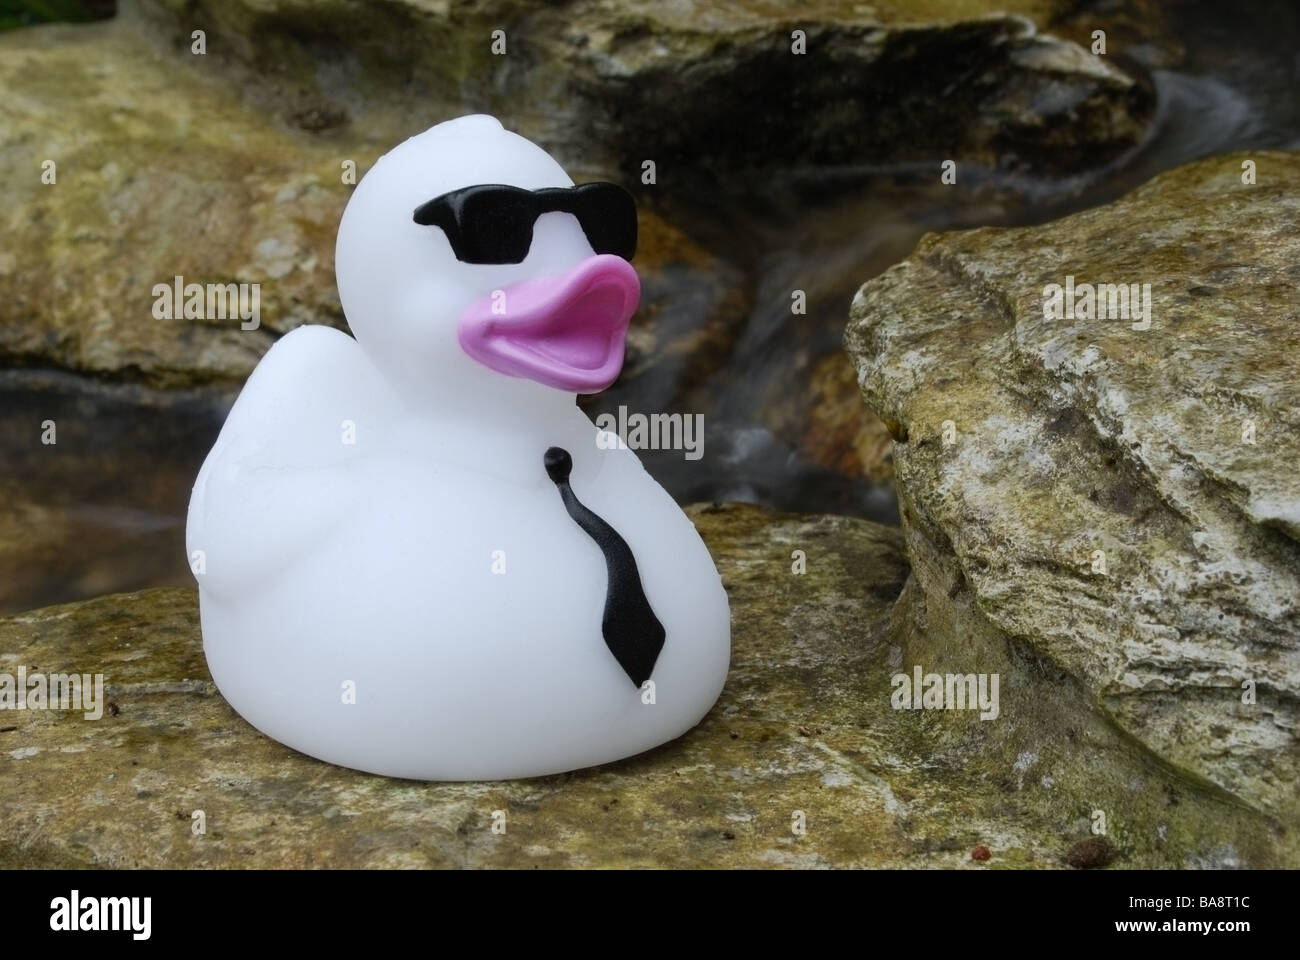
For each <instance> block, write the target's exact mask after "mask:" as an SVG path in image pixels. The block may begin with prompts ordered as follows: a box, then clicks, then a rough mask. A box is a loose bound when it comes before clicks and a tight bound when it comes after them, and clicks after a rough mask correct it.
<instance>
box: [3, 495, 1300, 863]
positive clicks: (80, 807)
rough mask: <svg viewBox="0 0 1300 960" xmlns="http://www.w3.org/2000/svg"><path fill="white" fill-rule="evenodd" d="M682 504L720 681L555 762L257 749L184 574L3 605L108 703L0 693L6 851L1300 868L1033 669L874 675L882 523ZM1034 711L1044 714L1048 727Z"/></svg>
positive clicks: (264, 745) (36, 854)
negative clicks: (992, 701)
mask: <svg viewBox="0 0 1300 960" xmlns="http://www.w3.org/2000/svg"><path fill="white" fill-rule="evenodd" d="M690 513H691V516H692V518H693V519H694V520H695V522H696V524H697V525H698V527H699V529H700V531H701V533H702V534H703V535H704V537H705V540H706V542H707V543H708V545H709V548H710V550H711V551H712V553H713V555H714V556H715V558H716V559H717V562H718V566H719V569H720V571H721V573H722V576H723V580H724V583H725V584H726V587H727V590H728V592H729V594H730V597H731V604H732V615H733V655H732V669H731V676H730V679H729V680H728V683H727V686H726V689H725V690H724V692H723V695H722V698H721V699H720V701H719V702H718V704H717V705H716V706H715V707H714V709H713V711H712V712H711V713H710V714H709V715H708V717H707V718H706V719H705V720H704V722H703V723H701V724H700V726H698V727H697V728H696V729H694V730H692V731H691V732H690V733H688V734H687V735H686V736H684V737H682V738H680V739H679V740H677V741H674V742H673V743H670V744H667V745H665V746H663V747H661V748H658V749H656V750H653V751H650V752H648V753H646V754H643V755H641V756H638V757H633V758H630V759H628V760H624V761H621V762H619V763H615V764H610V765H607V766H604V767H600V768H596V769H592V770H585V771H577V772H574V773H570V774H565V775H561V776H555V777H544V778H539V779H534V780H528V781H507V782H500V783H464V784H424V783H416V782H410V781H400V780H390V779H386V778H383V777H375V776H370V775H366V774H360V773H355V772H353V771H349V770H344V769H342V768H338V767H333V766H329V765H327V764H324V763H320V762H318V761H315V760H312V759H309V758H307V757H305V756H303V755H301V754H297V753H295V752H293V751H291V750H289V749H287V748H285V747H283V746H280V745H278V744H276V743H274V742H272V741H270V740H268V739H266V738H265V737H263V736H261V735H260V734H258V733H257V732H256V731H255V730H254V729H253V728H251V727H250V726H248V724H246V723H245V722H244V721H243V720H242V719H241V718H240V717H238V716H237V715H236V714H235V713H234V712H233V711H231V710H230V708H229V707H228V706H227V705H226V704H225V702H224V700H222V699H221V697H220V695H219V694H218V693H217V692H216V690H215V688H214V686H213V684H212V683H211V680H210V678H209V676H208V673H207V670H206V666H205V663H204V659H203V654H202V648H201V643H200V639H199V627H198V620H197V609H196V602H195V594H194V591H193V590H189V589H166V588H164V589H155V590H149V591H144V592H141V593H135V594H119V595H114V596H108V597H103V598H100V599H96V600H92V601H88V602H85V603H81V604H71V605H65V606H61V607H50V608H46V609H43V610H37V611H33V612H31V613H27V614H22V615H17V616H12V617H9V618H6V619H4V620H0V673H3V672H8V673H9V674H11V675H14V674H16V673H17V670H18V667H19V666H20V665H22V666H24V667H26V669H27V671H28V672H29V673H31V672H35V671H36V670H43V671H47V672H55V671H72V670H76V671H79V672H92V673H93V672H102V673H103V674H104V675H105V684H106V688H105V696H106V698H107V699H108V700H109V701H110V704H109V705H108V708H107V709H106V710H105V711H104V714H103V716H102V718H100V719H98V720H86V719H85V718H84V717H83V716H82V714H80V713H75V712H71V711H66V712H65V711H50V710H38V711H28V710H24V711H7V710H6V711H0V865H3V866H43V867H53V866H76V867H89V866H112V867H131V866H138V867H163V866H168V867H184V866H205V867H211V866H238V867H259V866H290V867H327V866H328V867H386V866H392V867H421V866H441V867H445V866H505V867H533V866H557V867H558V866H588V867H602V866H609V867H624V866H663V867H673V866H742V867H769V866H770V867H780V866H805V867H825V866H918V867H925V866H948V867H963V868H969V869H990V868H997V867H1004V866H1030V867H1044V868H1064V867H1067V866H1069V865H1071V864H1074V865H1075V866H1079V867H1096V866H1103V865H1106V864H1114V865H1117V866H1130V867H1132V866H1191V865H1215V866H1232V865H1250V866H1270V865H1277V864H1280V863H1284V862H1287V858H1288V857H1291V858H1292V862H1294V853H1295V851H1294V841H1293V840H1291V839H1289V838H1288V837H1287V836H1286V835H1285V834H1283V833H1280V832H1278V830H1277V829H1276V828H1275V826H1274V825H1273V824H1271V823H1270V822H1269V821H1268V819H1267V818H1265V817H1263V816H1261V815H1260V814H1259V813H1257V812H1255V811H1252V810H1249V809H1246V808H1244V807H1242V806H1241V805H1239V804H1234V803H1232V802H1231V801H1230V800H1229V799H1228V798H1226V797H1225V796H1224V795H1223V794H1222V792H1219V791H1213V790H1208V789H1206V788H1205V787H1204V786H1201V785H1197V784H1195V783H1190V782H1188V781H1185V780H1184V779H1182V778H1181V777H1179V776H1178V775H1176V774H1174V773H1172V772H1171V771H1169V770H1168V769H1167V768H1164V767H1162V766H1161V765H1159V764H1156V763H1154V762H1153V761H1152V758H1151V756H1150V754H1149V753H1148V752H1147V751H1145V750H1142V749H1141V748H1140V747H1137V746H1135V745H1134V744H1132V743H1131V742H1130V741H1128V740H1126V739H1124V738H1122V737H1120V736H1118V735H1117V733H1116V732H1115V731H1114V729H1113V728H1112V727H1111V725H1110V724H1109V723H1108V722H1107V721H1106V720H1105V719H1104V718H1103V717H1101V716H1100V715H1097V714H1094V713H1092V712H1091V710H1090V708H1089V707H1088V706H1087V704H1086V703H1085V702H1084V700H1083V698H1081V697H1078V696H1076V695H1075V694H1074V693H1072V692H1071V689H1070V688H1069V686H1068V684H1065V685H1061V684H1059V683H1058V681H1056V680H1054V679H1044V678H1042V677H1041V676H1040V674H1039V672H1038V671H1037V670H1036V669H1032V670H1031V669H1021V668H1020V667H1019V666H1015V665H1009V666H1008V667H1007V674H1006V675H1005V676H1004V679H1003V682H1004V687H1003V688H1002V689H1003V691H1004V694H1003V696H1004V699H1003V702H1002V710H1001V716H1002V718H1003V719H1001V720H999V721H987V722H986V721H981V720H979V719H978V717H977V715H974V714H962V715H960V716H959V715H957V714H954V713H953V712H949V711H912V710H897V711H896V710H893V709H892V708H891V707H890V693H891V682H890V677H891V675H893V674H894V673H896V672H898V671H900V670H902V671H907V670H908V669H909V666H905V665H904V662H905V661H906V663H907V664H909V665H910V663H911V659H912V657H914V656H920V655H923V653H924V651H923V650H921V649H920V648H918V647H917V644H918V643H919V642H921V641H919V640H917V638H915V637H911V636H909V635H908V633H907V629H906V628H905V627H901V626H900V625H899V624H896V623H894V617H893V614H892V612H891V611H892V608H893V604H894V600H895V597H896V595H897V593H898V591H899V589H900V587H901V586H902V585H903V583H904V581H905V579H906V577H907V566H906V564H905V562H904V560H903V557H902V543H901V539H900V536H899V532H898V531H897V530H896V529H892V528H887V527H882V526H878V525H874V524H871V523H868V522H866V521H861V520H854V519H849V518H844V517H829V516H828V517H813V516H792V515H783V514H774V513H771V512H768V511H764V510H761V509H758V508H754V507H739V506H729V507H720V506H702V507H695V508H692V509H691V511H690ZM796 550H801V551H803V552H804V555H805V558H806V572H805V573H802V574H796V573H793V572H792V563H793V562H794V561H793V560H792V554H793V553H794V551H796ZM909 589H911V588H910V587H909ZM1016 684H1022V686H1021V687H1019V688H1017V687H1016V686H1015V685H1016ZM1048 701H1051V702H1052V705H1050V706H1048V705H1045V704H1047V703H1048ZM1034 704H1038V705H1039V706H1038V707H1037V712H1038V713H1039V714H1041V713H1044V712H1048V711H1049V710H1050V711H1051V712H1052V716H1054V717H1055V718H1056V720H1055V722H1054V723H1053V724H1051V725H1049V726H1047V727H1044V726H1042V725H1041V724H1040V723H1039V720H1040V717H1039V716H1037V715H1035V712H1034V708H1033V706H1032V705H1034ZM647 709H653V708H652V707H647ZM1058 736H1059V738H1060V739H1059V742H1058V740H1057V737H1058ZM1098 807H1101V808H1103V809H1105V810H1107V811H1109V812H1110V817H1109V829H1108V834H1107V839H1106V842H1105V844H1104V845H1102V844H1101V843H1100V842H1099V841H1097V840H1096V839H1095V838H1094V837H1093V836H1092V834H1091V826H1092V823H1093V822H1094V821H1093V819H1092V816H1093V811H1094V809H1096V808H1098ZM198 810H201V811H203V816H204V823H205V828H206V832H204V833H203V834H201V835H196V834H195V833H194V832H193V824H194V823H195V822H196V821H195V820H194V812H195V811H198ZM496 811H504V816H505V823H506V832H505V833H504V834H494V833H493V831H492V824H493V819H494V817H493V815H494V813H495V812H496ZM798 811H801V812H802V816H803V821H804V823H805V824H806V832H804V833H803V834H802V835H799V834H796V833H795V832H794V831H793V830H792V824H794V823H795V822H796V820H797V819H798V816H799V815H798V813H797V812H798ZM980 847H983V848H985V849H984V850H983V851H981V855H980V856H973V855H972V850H976V849H979V848H980ZM984 854H987V856H985V855H984ZM1103 854H1104V855H1103Z"/></svg>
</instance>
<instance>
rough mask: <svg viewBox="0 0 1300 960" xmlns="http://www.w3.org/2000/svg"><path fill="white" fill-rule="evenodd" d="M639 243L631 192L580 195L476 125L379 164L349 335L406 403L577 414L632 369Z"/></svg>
mask: <svg viewBox="0 0 1300 960" xmlns="http://www.w3.org/2000/svg"><path fill="white" fill-rule="evenodd" d="M635 245H636V211H635V205H634V203H633V201H632V199H631V197H630V196H629V195H628V194H627V193H625V192H624V191H622V190H621V188H619V187H616V186H614V185H613V184H583V185H581V186H578V187H575V186H574V184H573V181H572V180H571V179H569V177H568V175H567V174H565V172H564V170H563V169H562V168H561V167H560V165H559V164H557V163H556V162H555V160H553V159H552V158H551V157H550V156H549V155H548V154H547V153H546V152H545V151H544V150H542V149H541V148H540V147H538V146H536V145H535V144H533V143H531V142H530V141H528V140H526V139H524V138H523V137H521V136H518V135H517V134H514V133H510V132H509V131H507V130H505V129H503V128H502V126H501V124H500V123H499V122H497V120H495V119H494V118H492V117H488V116H481V115H476V116H469V117H462V118H460V119H457V120H451V121H448V122H446V123H441V124H438V125H437V126H435V127H433V128H431V129H429V130H427V131H425V132H424V133H422V134H419V135H418V136H415V137H412V138H411V139H409V140H407V141H406V142H405V143H403V144H401V145H400V146H398V147H396V148H395V149H393V150H392V151H390V152H389V153H387V154H385V155H384V156H383V157H381V158H380V159H379V160H378V162H376V164H375V165H374V167H373V168H372V169H371V170H370V171H369V172H368V173H367V174H366V175H365V176H364V177H363V178H362V180H361V182H360V183H358V184H357V187H356V190H355V191H354V192H353V195H352V198H351V199H350V200H349V202H348V205H347V208H346V209H345V210H344V213H343V220H342V223H341V224H340V225H339V232H338V241H337V244H336V248H335V272H336V275H337V279H338V286H339V296H340V299H341V301H342V304H343V309H344V312H345V313H346V315H347V318H348V323H349V325H350V326H351V328H352V332H353V334H354V335H355V336H356V338H357V340H358V342H359V343H360V344H361V346H362V348H363V349H364V350H365V351H366V353H367V355H368V356H369V357H370V359H371V361H372V362H373V363H374V365H375V366H376V367H377V368H378V369H379V370H380V372H382V373H383V374H384V375H385V376H386V377H387V378H388V380H389V381H390V383H391V384H392V386H393V387H394V388H395V389H396V390H397V392H398V393H399V394H402V395H403V396H405V397H406V398H407V399H408V400H411V401H413V402H416V403H419V402H427V403H438V404H441V405H443V406H446V405H448V404H451V405H457V404H459V405H462V406H465V407H466V408H473V409H475V410H482V409H483V408H484V406H485V405H493V404H499V405H503V406H507V407H513V408H514V409H515V410H519V409H520V406H521V405H523V409H533V410H536V409H537V408H539V407H540V408H546V407H550V406H553V405H557V404H561V405H567V406H568V407H570V408H571V407H572V404H573V400H574V395H575V394H578V393H595V392H598V391H600V390H603V389H605V388H606V387H608V386H609V385H610V384H611V383H613V382H614V379H615V378H616V377H617V376H618V373H619V370H620V369H621V368H622V365H623V350H624V341H625V338H626V334H627V327H628V322H629V320H630V319H631V317H632V314H633V312H634V311H635V310H636V307H637V302H638V299H639V296H640V285H639V283H638V281H637V276H636V272H635V271H634V270H633V269H632V266H631V264H629V263H628V258H630V257H631V256H632V253H633V250H634V249H635Z"/></svg>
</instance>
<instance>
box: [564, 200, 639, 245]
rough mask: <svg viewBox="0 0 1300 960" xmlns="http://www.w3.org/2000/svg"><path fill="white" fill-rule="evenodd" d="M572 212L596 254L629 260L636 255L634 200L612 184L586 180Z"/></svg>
mask: <svg viewBox="0 0 1300 960" xmlns="http://www.w3.org/2000/svg"><path fill="white" fill-rule="evenodd" d="M573 207H574V211H573V212H574V214H575V215H576V216H577V218H578V222H579V223H581V224H582V230H583V232H584V233H585V234H586V235H587V242H588V243H590V244H591V249H593V250H595V251H596V252H597V253H612V254H614V255H615V256H619V257H622V258H623V259H624V260H631V259H632V257H633V255H635V254H636V201H635V200H633V199H632V195H631V194H630V193H628V192H627V191H626V190H624V189H623V188H622V187H620V186H617V185H616V184H613V183H589V184H584V185H583V186H581V187H578V188H577V189H576V190H575V191H574V197H573Z"/></svg>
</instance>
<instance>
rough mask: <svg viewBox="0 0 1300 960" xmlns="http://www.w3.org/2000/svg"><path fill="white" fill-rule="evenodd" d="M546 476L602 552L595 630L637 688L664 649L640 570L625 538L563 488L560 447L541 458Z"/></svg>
mask: <svg viewBox="0 0 1300 960" xmlns="http://www.w3.org/2000/svg"><path fill="white" fill-rule="evenodd" d="M542 462H543V463H544V464H545V465H546V475H547V476H548V477H550V478H551V479H552V480H553V481H554V482H555V486H556V487H558V488H559V491H560V499H562V500H563V501H564V508H565V509H566V510H568V511H569V516H571V517H572V518H573V519H574V520H575V521H576V522H577V524H578V526H580V527H582V529H583V530H585V531H586V532H587V536H589V537H591V539H593V540H595V541H596V546H598V547H600V552H601V553H603V554H604V555H605V571H606V573H607V574H608V577H609V586H608V587H607V589H606V591H605V618H604V619H603V620H602V621H601V624H600V632H601V633H602V634H604V636H605V646H607V647H609V651H610V653H612V654H614V659H615V660H617V661H618V664H619V666H621V667H622V668H623V670H624V671H625V672H626V673H627V675H628V676H629V677H631V678H632V682H633V683H634V684H636V686H637V687H638V688H639V687H640V686H641V684H643V683H645V682H646V681H647V680H649V679H650V674H651V672H652V671H653V670H654V668H655V661H656V660H658V659H659V651H660V650H662V649H663V647H664V625H663V624H662V623H660V622H659V618H658V617H656V616H655V612H654V611H653V610H651V609H650V601H648V600H647V599H646V598H645V591H644V590H643V589H642V588H641V574H639V573H638V572H637V569H636V558H635V557H633V556H632V548H631V547H629V546H628V545H627V541H626V540H624V539H623V538H622V537H620V536H619V535H618V532H617V531H615V529H614V528H613V527H611V526H610V525H609V524H608V523H606V522H605V521H604V520H602V519H600V517H598V516H596V515H595V514H594V513H592V512H591V511H590V510H588V509H587V508H586V507H584V506H583V505H582V502H581V501H579V500H578V498H577V497H576V496H574V494H573V490H572V489H571V488H570V487H569V473H570V471H572V470H573V457H571V456H569V451H568V450H565V449H564V448H563V447H551V448H550V449H549V450H547V451H546V457H545V458H544V459H543V461H542Z"/></svg>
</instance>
